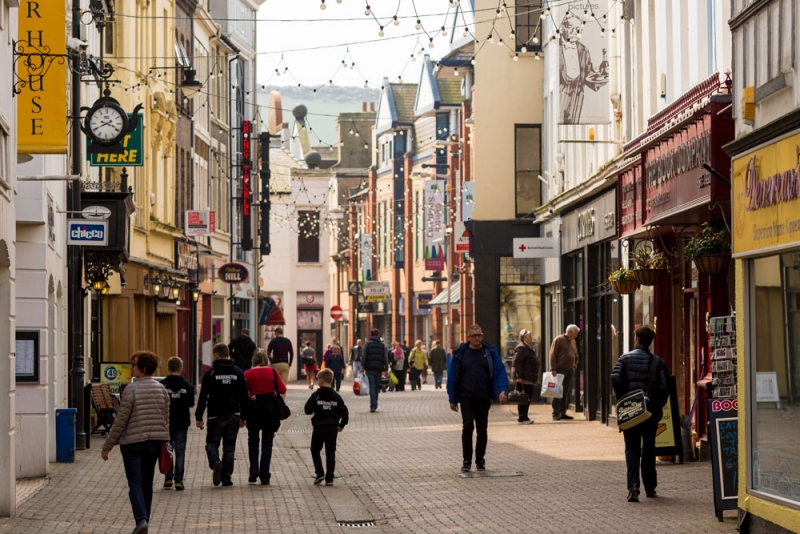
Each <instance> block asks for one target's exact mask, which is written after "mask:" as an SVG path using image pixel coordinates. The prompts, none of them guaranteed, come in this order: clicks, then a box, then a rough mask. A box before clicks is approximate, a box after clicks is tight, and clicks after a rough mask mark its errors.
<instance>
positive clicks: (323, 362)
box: [317, 343, 333, 369]
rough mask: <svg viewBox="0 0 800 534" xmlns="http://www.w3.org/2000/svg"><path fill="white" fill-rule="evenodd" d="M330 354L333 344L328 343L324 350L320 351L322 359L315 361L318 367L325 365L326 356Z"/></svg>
mask: <svg viewBox="0 0 800 534" xmlns="http://www.w3.org/2000/svg"><path fill="white" fill-rule="evenodd" d="M331 354H333V344H332V343H328V344H327V345H326V346H325V352H323V353H322V361H321V362H317V363H318V364H319V366H320V369H325V367H327V366H326V365H325V364H326V363H327V362H328V356H330V355H331Z"/></svg>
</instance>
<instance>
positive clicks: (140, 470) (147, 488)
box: [119, 439, 163, 524]
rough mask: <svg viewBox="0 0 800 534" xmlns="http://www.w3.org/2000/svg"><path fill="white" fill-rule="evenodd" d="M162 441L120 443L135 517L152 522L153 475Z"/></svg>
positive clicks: (135, 518) (137, 521) (138, 520)
mask: <svg viewBox="0 0 800 534" xmlns="http://www.w3.org/2000/svg"><path fill="white" fill-rule="evenodd" d="M162 443H163V442H161V441H155V440H152V439H151V440H148V441H140V442H138V443H128V444H127V445H120V446H119V450H120V452H121V453H122V464H123V465H124V466H125V477H126V478H127V479H128V497H129V498H130V500H131V508H132V509H133V519H134V520H135V521H136V523H137V524H138V523H139V522H140V521H147V522H150V508H151V504H152V503H153V477H154V476H155V471H156V464H157V463H158V456H159V454H160V453H161V444H162Z"/></svg>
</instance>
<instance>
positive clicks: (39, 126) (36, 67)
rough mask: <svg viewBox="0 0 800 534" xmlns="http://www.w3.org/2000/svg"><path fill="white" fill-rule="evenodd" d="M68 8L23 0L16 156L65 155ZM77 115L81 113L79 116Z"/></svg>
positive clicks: (18, 46) (20, 11) (45, 2)
mask: <svg viewBox="0 0 800 534" xmlns="http://www.w3.org/2000/svg"><path fill="white" fill-rule="evenodd" d="M66 15H67V13H66V12H65V10H64V2H53V1H52V0H44V1H43V0H38V1H36V0H22V1H21V2H20V5H19V33H18V36H19V41H17V48H18V49H21V50H22V54H24V57H22V58H21V59H20V60H19V61H18V62H17V65H16V67H17V76H19V77H20V78H21V79H22V81H23V82H24V85H23V84H19V86H22V92H21V93H20V94H19V103H18V105H17V129H18V131H17V151H18V152H20V153H22V154H63V153H65V152H66V151H67V97H66V96H65V92H64V87H65V86H66V83H67V61H68V60H67V58H66V56H65V54H66V53H67V44H66V43H67V34H66V25H65V23H64V20H65V17H66ZM76 113H77V110H76Z"/></svg>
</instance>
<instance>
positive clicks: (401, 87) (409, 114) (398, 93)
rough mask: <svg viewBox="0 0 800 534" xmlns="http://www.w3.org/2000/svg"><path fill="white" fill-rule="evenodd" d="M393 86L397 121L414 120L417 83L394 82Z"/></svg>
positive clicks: (409, 121)
mask: <svg viewBox="0 0 800 534" xmlns="http://www.w3.org/2000/svg"><path fill="white" fill-rule="evenodd" d="M391 86H392V94H393V95H394V109H395V112H396V113H397V122H404V123H406V124H410V123H412V122H414V101H415V100H416V99H417V84H415V83H393V84H391Z"/></svg>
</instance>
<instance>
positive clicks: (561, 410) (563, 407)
mask: <svg viewBox="0 0 800 534" xmlns="http://www.w3.org/2000/svg"><path fill="white" fill-rule="evenodd" d="M556 373H558V374H560V375H564V382H562V385H563V386H564V395H562V396H561V398H560V399H553V417H561V416H562V415H564V414H566V413H567V408H568V407H569V399H570V397H571V396H572V377H573V376H575V370H574V369H557V370H556Z"/></svg>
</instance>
